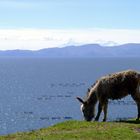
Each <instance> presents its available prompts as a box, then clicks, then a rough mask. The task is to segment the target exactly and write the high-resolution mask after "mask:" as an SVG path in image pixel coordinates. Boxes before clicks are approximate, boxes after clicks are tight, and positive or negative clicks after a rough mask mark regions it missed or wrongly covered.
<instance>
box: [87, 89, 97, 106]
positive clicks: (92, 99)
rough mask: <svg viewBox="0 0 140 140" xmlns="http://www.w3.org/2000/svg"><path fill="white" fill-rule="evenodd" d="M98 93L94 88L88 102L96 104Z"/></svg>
mask: <svg viewBox="0 0 140 140" xmlns="http://www.w3.org/2000/svg"><path fill="white" fill-rule="evenodd" d="M97 100H98V99H97V95H96V92H95V91H94V90H92V91H91V92H90V94H89V96H88V98H87V103H88V104H91V105H95V104H96V103H97Z"/></svg>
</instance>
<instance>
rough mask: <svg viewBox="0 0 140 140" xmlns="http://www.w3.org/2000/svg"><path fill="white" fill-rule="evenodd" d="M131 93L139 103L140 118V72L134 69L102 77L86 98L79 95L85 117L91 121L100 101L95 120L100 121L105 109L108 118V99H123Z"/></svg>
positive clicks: (139, 116) (139, 114)
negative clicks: (83, 98)
mask: <svg viewBox="0 0 140 140" xmlns="http://www.w3.org/2000/svg"><path fill="white" fill-rule="evenodd" d="M127 95H131V97H132V98H133V99H134V101H135V102H136V105H137V109H138V116H137V120H139V118H140V73H139V72H136V71H134V70H127V71H122V72H118V73H114V74H110V75H107V76H105V77H101V78H100V79H99V80H98V81H97V82H96V83H95V84H94V85H93V86H92V87H91V89H90V90H89V91H88V96H87V99H86V100H82V99H81V98H79V97H77V99H78V101H80V102H81V103H82V105H81V110H82V112H83V115H84V118H85V120H87V121H91V120H92V119H93V118H94V116H95V105H96V103H97V101H99V105H98V112H97V115H96V117H95V120H96V121H98V120H99V117H100V114H101V112H102V110H103V112H104V118H103V121H106V119H107V106H108V100H109V99H112V100H116V99H121V98H123V97H125V96H127Z"/></svg>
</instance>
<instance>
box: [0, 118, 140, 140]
mask: <svg viewBox="0 0 140 140" xmlns="http://www.w3.org/2000/svg"><path fill="white" fill-rule="evenodd" d="M0 140H140V121H134V120H130V121H124V122H85V121H67V122H63V123H59V124H56V125H54V126H52V127H49V128H43V129H40V130H36V131H31V132H22V133H16V134H12V135H7V136H0Z"/></svg>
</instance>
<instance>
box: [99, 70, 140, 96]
mask: <svg viewBox="0 0 140 140" xmlns="http://www.w3.org/2000/svg"><path fill="white" fill-rule="evenodd" d="M139 85H140V73H139V72H137V71H134V70H127V71H122V72H117V73H114V74H110V75H107V76H105V77H102V78H101V79H100V80H99V85H98V94H99V95H98V96H104V97H107V98H111V99H120V98H123V97H124V96H126V95H128V94H133V93H134V92H135V91H136V89H137V88H138V87H139ZM139 89H140V88H139Z"/></svg>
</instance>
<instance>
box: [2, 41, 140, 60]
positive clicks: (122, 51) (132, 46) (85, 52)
mask: <svg viewBox="0 0 140 140" xmlns="http://www.w3.org/2000/svg"><path fill="white" fill-rule="evenodd" d="M11 56H12V57H14V56H15V57H47V58H75V57H79V58H92V57H140V44H136V43H128V44H123V45H117V46H113V47H109V46H101V45H99V44H86V45H80V46H74V45H72V46H66V47H63V48H57V47H56V48H46V49H41V50H37V51H31V50H6V51H0V57H11Z"/></svg>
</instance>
